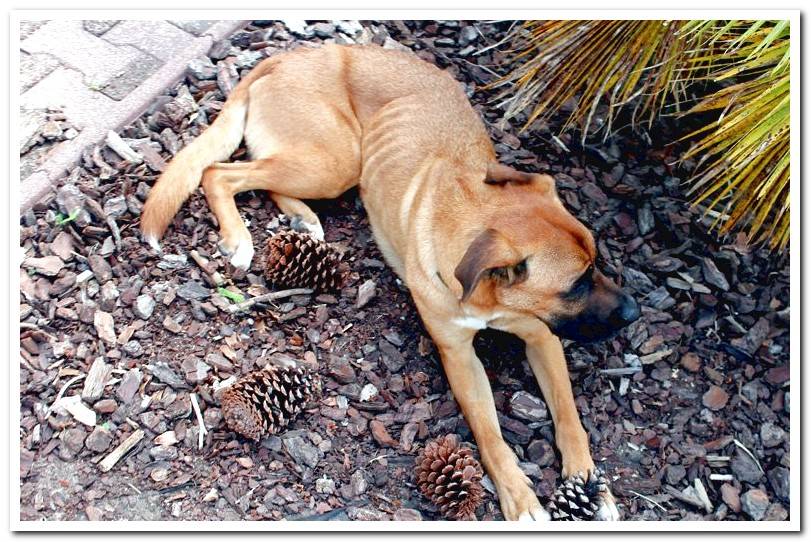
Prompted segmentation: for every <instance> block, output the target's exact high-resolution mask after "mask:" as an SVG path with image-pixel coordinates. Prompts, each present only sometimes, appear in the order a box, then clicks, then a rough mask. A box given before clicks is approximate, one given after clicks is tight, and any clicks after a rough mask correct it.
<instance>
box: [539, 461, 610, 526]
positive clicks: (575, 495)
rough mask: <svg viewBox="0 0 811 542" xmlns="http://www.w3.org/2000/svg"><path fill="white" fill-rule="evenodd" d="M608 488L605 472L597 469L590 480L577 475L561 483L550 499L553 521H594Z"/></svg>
mask: <svg viewBox="0 0 811 542" xmlns="http://www.w3.org/2000/svg"><path fill="white" fill-rule="evenodd" d="M607 489H608V481H607V480H606V478H605V475H604V474H603V472H602V471H601V470H599V469H595V470H594V471H592V472H591V474H590V475H589V477H588V480H584V479H583V477H581V476H578V475H575V476H572V477H570V478H569V479H567V480H566V481H565V482H563V484H561V485H560V486H559V487H558V489H557V490H556V491H555V494H554V495H552V500H551V501H549V513H550V515H551V516H552V520H553V521H593V520H594V518H595V517H596V515H597V510H599V509H600V506H601V505H602V504H603V497H602V493H604V492H605V491H606V490H607Z"/></svg>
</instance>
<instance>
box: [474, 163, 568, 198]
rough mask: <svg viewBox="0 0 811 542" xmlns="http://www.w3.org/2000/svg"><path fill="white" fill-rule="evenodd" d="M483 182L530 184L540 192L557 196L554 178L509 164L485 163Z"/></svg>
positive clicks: (499, 184)
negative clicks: (485, 170)
mask: <svg viewBox="0 0 811 542" xmlns="http://www.w3.org/2000/svg"><path fill="white" fill-rule="evenodd" d="M484 182H485V184H492V185H498V186H505V185H507V184H517V185H532V186H533V187H534V188H535V189H537V190H538V191H539V192H540V193H542V194H549V195H552V196H554V197H557V190H556V189H555V179H554V177H552V176H551V175H547V174H546V173H526V172H523V171H518V170H517V169H514V168H512V167H510V166H505V165H504V164H499V163H498V162H490V163H489V164H488V165H487V174H486V176H485V178H484Z"/></svg>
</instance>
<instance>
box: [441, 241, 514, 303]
mask: <svg viewBox="0 0 811 542" xmlns="http://www.w3.org/2000/svg"><path fill="white" fill-rule="evenodd" d="M526 274H527V266H526V260H525V259H524V258H522V257H521V255H520V254H519V253H518V251H516V250H515V249H514V248H513V247H512V245H511V244H510V242H509V241H508V240H507V238H506V237H504V236H503V235H502V234H500V233H499V232H498V231H496V230H494V229H492V228H488V229H486V230H484V231H483V232H482V233H480V234H479V235H478V236H476V238H475V239H474V240H473V242H472V243H470V246H469V247H468V248H467V251H466V252H465V255H464V256H463V257H462V261H461V262H459V265H457V266H456V269H455V270H454V272H453V276H454V277H456V280H458V281H459V283H460V284H461V285H462V299H461V300H462V301H467V299H468V298H469V297H470V296H471V295H472V294H473V292H474V290H476V287H477V286H478V285H479V283H480V282H481V281H482V280H492V281H494V282H495V283H496V284H497V285H499V286H511V285H513V284H516V283H518V282H521V281H523V280H524V279H525V278H526Z"/></svg>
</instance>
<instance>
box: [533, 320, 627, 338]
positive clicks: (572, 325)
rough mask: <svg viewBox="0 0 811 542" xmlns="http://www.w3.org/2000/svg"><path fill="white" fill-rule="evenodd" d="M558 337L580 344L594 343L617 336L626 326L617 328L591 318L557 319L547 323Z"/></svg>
mask: <svg viewBox="0 0 811 542" xmlns="http://www.w3.org/2000/svg"><path fill="white" fill-rule="evenodd" d="M547 325H548V326H549V329H551V330H552V333H554V334H555V335H557V336H558V337H561V338H564V339H569V340H572V341H577V342H580V343H593V342H598V341H602V340H605V339H610V338H611V337H614V336H615V335H617V334H618V333H619V332H620V330H621V329H622V328H623V327H625V326H624V325H621V326H615V325H611V324H609V323H608V322H601V321H598V320H594V319H590V318H571V319H555V320H552V321H551V322H549V323H547Z"/></svg>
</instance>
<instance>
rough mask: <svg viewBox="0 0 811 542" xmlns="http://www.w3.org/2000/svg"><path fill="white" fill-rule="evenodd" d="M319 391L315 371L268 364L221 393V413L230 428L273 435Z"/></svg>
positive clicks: (251, 434)
mask: <svg viewBox="0 0 811 542" xmlns="http://www.w3.org/2000/svg"><path fill="white" fill-rule="evenodd" d="M320 391H321V384H320V380H319V378H318V375H317V374H315V373H312V372H311V371H309V370H308V369H305V368H301V367H275V366H270V365H269V366H267V367H265V368H264V369H262V370H259V371H253V372H251V373H248V374H247V375H245V376H243V377H242V378H240V379H239V380H237V381H236V382H235V383H234V384H233V385H232V386H231V387H229V388H228V389H226V390H225V391H224V392H223V394H222V399H221V403H222V414H223V417H224V418H225V423H226V424H227V425H228V427H230V428H231V429H232V430H233V431H236V432H237V433H239V434H240V435H243V436H245V437H247V438H250V439H253V440H257V441H258V440H259V439H260V438H261V437H262V436H264V435H272V434H274V433H276V432H277V431H279V430H280V429H282V428H284V427H285V426H287V424H288V423H290V421H291V420H292V419H293V418H294V417H295V416H296V415H297V414H298V413H299V412H301V410H302V409H303V408H304V407H305V406H306V404H307V403H308V402H309V401H310V399H311V398H312V397H313V396H314V395H317V394H318V393H319V392H320Z"/></svg>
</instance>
